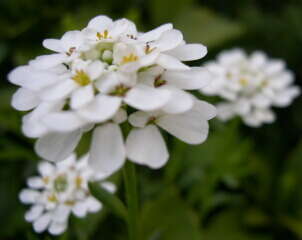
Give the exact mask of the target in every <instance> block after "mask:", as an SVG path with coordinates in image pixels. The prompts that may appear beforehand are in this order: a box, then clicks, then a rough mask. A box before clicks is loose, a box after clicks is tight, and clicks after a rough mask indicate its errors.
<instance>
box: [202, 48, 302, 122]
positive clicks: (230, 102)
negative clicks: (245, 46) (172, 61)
mask: <svg viewBox="0 0 302 240" xmlns="http://www.w3.org/2000/svg"><path fill="white" fill-rule="evenodd" d="M206 67H207V68H208V69H209V71H210V72H211V73H212V75H213V79H212V82H211V83H210V84H209V85H208V86H206V87H205V88H203V89H202V90H201V92H202V93H204V94H207V95H213V96H219V97H221V98H222V99H223V101H222V102H221V103H219V104H218V105H217V109H218V117H219V118H220V119H222V120H228V119H231V118H233V117H235V116H240V117H241V118H242V119H243V121H244V122H245V124H247V125H249V126H252V127H259V126H261V125H262V124H263V123H271V122H273V121H274V119H275V114H274V112H273V111H272V107H286V106H288V105H289V104H290V103H291V102H292V100H293V99H294V98H295V97H297V96H298V95H299V93H300V89H299V88H298V87H297V86H294V85H292V83H293V79H294V78H293V74H292V73H291V72H290V71H289V70H287V69H286V68H285V64H284V62H283V61H282V60H274V59H268V57H267V56H266V55H265V54H264V53H262V52H254V53H253V54H251V55H250V56H248V55H246V53H244V52H243V51H242V50H240V49H235V50H231V51H226V52H223V53H221V54H220V55H219V56H218V59H217V61H213V62H209V63H207V64H206Z"/></svg>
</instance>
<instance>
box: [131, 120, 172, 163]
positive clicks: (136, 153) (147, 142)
mask: <svg viewBox="0 0 302 240" xmlns="http://www.w3.org/2000/svg"><path fill="white" fill-rule="evenodd" d="M126 149H127V157H128V158H129V159H130V160H131V161H133V162H135V163H138V164H142V165H147V166H148V167H150V168H155V169H156V168H160V167H162V166H163V165H165V164H166V162H167V161H168V158H169V153H168V150H167V147H166V143H165V141H164V139H163V137H162V135H161V133H160V132H159V130H158V128H157V127H156V126H154V125H148V126H146V127H144V128H140V129H132V130H131V132H130V133H129V135H128V137H127V141H126Z"/></svg>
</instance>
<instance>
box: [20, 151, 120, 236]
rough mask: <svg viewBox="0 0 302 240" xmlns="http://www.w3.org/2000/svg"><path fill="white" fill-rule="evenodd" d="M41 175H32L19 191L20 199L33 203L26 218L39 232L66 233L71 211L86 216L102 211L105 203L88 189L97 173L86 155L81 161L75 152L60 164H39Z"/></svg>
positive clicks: (108, 188)
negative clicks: (24, 187) (90, 166)
mask: <svg viewBox="0 0 302 240" xmlns="http://www.w3.org/2000/svg"><path fill="white" fill-rule="evenodd" d="M38 170H39V173H40V176H36V177H30V178H29V179H28V182H27V183H28V187H29V188H27V189H24V190H22V191H21V193H20V200H21V201H22V202H23V203H25V204H30V205H32V206H31V208H30V210H28V211H27V212H26V214H25V219H26V220H27V221H29V222H32V223H33V227H34V230H35V231H36V232H38V233H40V232H43V231H45V230H46V229H48V232H49V233H50V234H53V235H58V234H61V233H63V232H64V231H65V230H66V228H67V225H68V218H69V215H70V214H74V215H75V216H77V217H81V218H82V217H85V216H86V215H87V213H95V212H98V211H99V210H101V208H102V204H101V203H100V202H99V201H98V200H97V199H95V198H94V197H93V196H92V195H91V194H90V192H89V189H88V185H87V184H88V181H90V180H96V179H97V175H96V174H94V173H93V171H92V170H91V169H90V168H89V167H88V165H87V156H85V157H83V158H81V159H80V160H79V161H77V160H76V159H75V155H71V156H70V157H68V158H67V159H65V160H63V161H61V162H60V163H57V164H51V163H49V162H46V161H43V162H41V163H40V164H39V167H38ZM101 186H102V187H104V188H105V189H107V190H108V191H111V192H113V191H114V190H115V186H114V185H113V184H112V183H109V182H103V183H101Z"/></svg>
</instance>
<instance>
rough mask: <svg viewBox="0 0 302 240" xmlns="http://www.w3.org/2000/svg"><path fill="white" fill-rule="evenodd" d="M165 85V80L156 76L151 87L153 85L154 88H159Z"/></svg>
mask: <svg viewBox="0 0 302 240" xmlns="http://www.w3.org/2000/svg"><path fill="white" fill-rule="evenodd" d="M166 83H167V81H166V80H164V79H162V78H161V75H158V76H157V77H156V78H155V79H154V83H153V85H154V87H156V88H157V87H160V86H163V85H165V84H166Z"/></svg>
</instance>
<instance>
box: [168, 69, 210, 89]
mask: <svg viewBox="0 0 302 240" xmlns="http://www.w3.org/2000/svg"><path fill="white" fill-rule="evenodd" d="M212 78H213V76H212V74H211V73H210V72H209V71H208V70H207V69H206V68H201V67H193V68H191V69H190V70H183V71H169V70H168V71H165V72H164V73H163V75H162V79H164V80H166V81H168V83H169V84H171V85H173V86H175V87H177V88H180V89H185V90H195V89H201V88H203V87H205V86H206V85H208V84H209V82H210V80H212Z"/></svg>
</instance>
